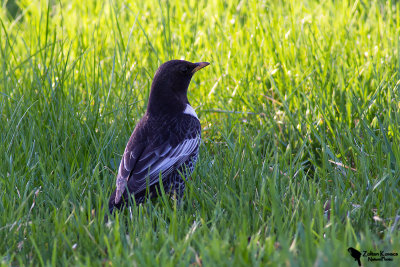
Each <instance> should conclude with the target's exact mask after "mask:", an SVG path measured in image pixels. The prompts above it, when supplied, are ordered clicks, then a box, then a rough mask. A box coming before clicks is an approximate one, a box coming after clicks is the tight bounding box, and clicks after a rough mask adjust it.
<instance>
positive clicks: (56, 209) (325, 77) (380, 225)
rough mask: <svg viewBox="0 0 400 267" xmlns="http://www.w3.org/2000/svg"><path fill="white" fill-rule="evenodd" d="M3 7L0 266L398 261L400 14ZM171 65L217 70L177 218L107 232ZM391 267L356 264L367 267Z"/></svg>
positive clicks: (150, 211) (198, 4) (198, 98)
mask: <svg viewBox="0 0 400 267" xmlns="http://www.w3.org/2000/svg"><path fill="white" fill-rule="evenodd" d="M18 3H19V6H20V11H19V12H18V13H17V15H16V16H15V18H14V17H12V16H11V15H10V14H9V13H8V12H7V10H6V9H5V8H4V7H5V5H3V8H2V9H0V18H1V21H0V22H1V25H0V26H1V27H0V65H1V66H0V69H1V71H0V124H1V126H0V139H1V143H0V158H1V162H0V214H1V216H0V240H2V242H0V262H1V265H5V266H7V265H39V266H43V265H46V266H49V265H51V266H62V265H66V266H73V265H74V266H76V265H83V266H87V265H103V266H110V265H113V266H119V265H121V266H132V265H134V266H147V265H153V266H154V265H162V266H177V265H178V266H201V265H204V266H249V265H252V266H265V265H272V266H279V265H283V266H356V262H355V261H354V259H352V258H351V257H350V255H349V254H348V252H347V248H348V247H350V246H351V247H355V248H357V249H358V250H366V251H373V252H375V251H380V250H384V251H386V252H393V251H394V252H397V253H400V234H399V229H400V221H399V218H400V217H399V216H400V205H399V199H400V127H399V125H400V114H399V109H400V104H399V103H400V39H399V36H400V3H399V2H398V1H362V0H361V1H358V0H357V1H332V0H326V1H311V0H309V1H285V2H284V3H282V2H281V1H268V2H261V1H253V0H247V1H244V0H242V1H234V0H230V1H186V2H185V3H182V2H181V1H177V0H171V1H161V0H159V1H155V0H148V1H134V2H133V1H132V2H130V3H128V2H120V1H104V2H102V1H93V2H89V3H86V2H85V1H74V0H73V1H48V2H47V1H27V0H21V1H19V2H18ZM169 59H186V60H190V61H209V62H211V63H212V65H210V66H209V67H207V68H206V69H204V70H202V71H201V72H199V73H197V74H196V76H195V77H194V79H193V81H192V83H191V86H190V91H189V100H190V101H191V104H192V105H193V106H194V107H196V108H197V113H198V115H199V117H200V120H201V123H202V128H203V129H202V132H203V144H202V146H201V150H200V159H199V162H198V165H197V167H196V170H195V172H194V174H193V177H192V178H193V179H192V180H190V181H189V182H188V186H187V190H186V193H185V197H184V201H183V206H182V207H180V208H177V207H176V204H175V202H174V201H172V200H169V199H168V198H167V197H165V196H162V197H160V198H158V199H157V200H155V201H152V202H147V203H146V204H144V205H142V206H139V207H133V208H132V209H131V210H126V211H124V212H122V213H119V214H117V215H116V217H115V219H113V220H112V221H111V222H110V223H108V224H105V223H104V221H103V216H104V213H105V212H106V210H105V209H104V208H103V207H104V205H105V203H106V202H107V199H108V196H109V195H110V193H111V191H112V190H113V189H114V181H115V172H116V169H117V165H118V164H119V160H120V157H121V153H122V151H123V149H124V147H125V144H126V142H127V140H128V138H129V136H130V134H131V132H132V130H133V128H134V126H135V124H136V123H137V121H138V120H139V118H140V117H141V116H142V115H143V114H144V112H145V108H146V104H147V98H148V94H149V89H150V84H151V80H152V76H153V74H154V72H155V70H156V69H157V67H158V66H159V65H160V64H161V63H162V62H164V61H166V60H169ZM393 260H394V262H392V263H388V262H375V263H371V262H368V259H367V258H366V257H362V258H361V261H362V263H363V264H364V265H366V266H375V265H381V266H396V265H398V264H399V262H400V256H397V257H393Z"/></svg>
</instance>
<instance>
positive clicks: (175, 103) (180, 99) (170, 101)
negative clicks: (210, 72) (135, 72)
mask: <svg viewBox="0 0 400 267" xmlns="http://www.w3.org/2000/svg"><path fill="white" fill-rule="evenodd" d="M209 64H210V63H208V62H198V63H192V62H189V61H185V60H170V61H167V62H165V63H164V64H162V65H161V66H160V67H159V68H158V69H157V71H156V74H155V75H154V78H153V83H152V85H151V91H150V98H149V105H148V108H147V110H148V112H152V113H154V112H156V111H161V112H164V113H165V112H168V111H176V110H178V111H179V110H180V109H182V110H184V109H185V107H186V104H188V103H189V102H188V99H187V90H188V87H189V83H190V81H191V79H192V77H193V74H194V73H196V72H197V71H198V70H200V69H202V68H204V67H206V66H208V65H209Z"/></svg>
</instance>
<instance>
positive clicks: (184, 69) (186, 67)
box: [181, 66, 189, 74]
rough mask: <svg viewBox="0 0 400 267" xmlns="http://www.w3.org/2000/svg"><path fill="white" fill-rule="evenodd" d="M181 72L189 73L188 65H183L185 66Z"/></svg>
mask: <svg viewBox="0 0 400 267" xmlns="http://www.w3.org/2000/svg"><path fill="white" fill-rule="evenodd" d="M181 72H182V73H183V74H187V73H188V72H189V68H188V66H183V67H182V68H181Z"/></svg>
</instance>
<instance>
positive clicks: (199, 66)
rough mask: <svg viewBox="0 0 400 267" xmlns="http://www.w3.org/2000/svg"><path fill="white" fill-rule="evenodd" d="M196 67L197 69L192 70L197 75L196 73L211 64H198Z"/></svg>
mask: <svg viewBox="0 0 400 267" xmlns="http://www.w3.org/2000/svg"><path fill="white" fill-rule="evenodd" d="M194 64H195V65H196V67H195V68H194V69H193V70H192V73H195V72H196V71H198V70H200V69H202V68H204V67H206V66H208V65H210V63H208V62H198V63H194Z"/></svg>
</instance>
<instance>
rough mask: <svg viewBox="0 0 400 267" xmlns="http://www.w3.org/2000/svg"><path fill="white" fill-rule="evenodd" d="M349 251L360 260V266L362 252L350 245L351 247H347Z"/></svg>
mask: <svg viewBox="0 0 400 267" xmlns="http://www.w3.org/2000/svg"><path fill="white" fill-rule="evenodd" d="M347 251H348V252H349V253H350V255H351V256H352V257H353V258H354V260H355V261H357V262H358V266H361V260H360V258H361V252H360V251H358V250H357V249H355V248H352V247H349V248H348V249H347Z"/></svg>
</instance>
